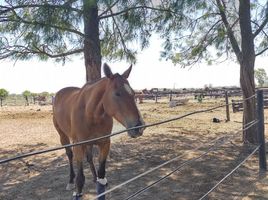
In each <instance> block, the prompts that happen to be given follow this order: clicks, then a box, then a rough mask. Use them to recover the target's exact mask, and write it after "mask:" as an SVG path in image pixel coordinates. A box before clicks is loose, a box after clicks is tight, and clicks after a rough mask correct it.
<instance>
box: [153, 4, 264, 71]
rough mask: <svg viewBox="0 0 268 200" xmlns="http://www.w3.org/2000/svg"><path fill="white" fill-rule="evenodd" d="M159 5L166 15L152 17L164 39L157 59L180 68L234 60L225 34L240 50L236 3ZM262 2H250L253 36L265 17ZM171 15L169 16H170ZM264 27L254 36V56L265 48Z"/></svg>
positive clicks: (230, 45)
mask: <svg viewBox="0 0 268 200" xmlns="http://www.w3.org/2000/svg"><path fill="white" fill-rule="evenodd" d="M161 2H162V3H161V6H162V7H164V8H165V9H170V13H169V14H168V13H166V12H165V13H162V14H161V15H159V14H158V13H157V15H155V18H154V22H155V27H154V28H155V30H156V31H157V32H158V33H159V34H160V35H161V37H162V38H163V39H164V44H163V51H162V52H161V57H162V58H164V59H169V60H171V61H172V62H173V63H174V64H180V65H181V66H182V67H184V66H189V65H194V64H196V63H200V62H201V61H206V63H207V64H212V63H215V62H222V61H224V60H226V59H234V60H236V59H237V57H235V56H234V55H235V54H233V52H234V49H233V48H232V47H233V46H232V44H231V43H230V38H229V35H228V31H231V32H232V33H233V35H234V39H235V40H236V41H237V43H238V46H239V48H240V49H241V48H242V47H241V46H240V45H241V34H240V24H239V16H238V8H239V3H238V2H237V1H219V2H220V4H217V1H213V2H209V1H206V0H199V1H195V0H182V1H177V0H163V1H161ZM266 7H267V5H265V2H263V1H257V0H256V1H254V3H251V16H252V20H251V21H252V29H253V33H254V32H256V30H258V29H259V28H260V25H261V24H262V22H264V21H265V19H266V18H267V16H268V15H267V12H268V9H267V8H266ZM220 11H221V12H224V14H225V15H226V20H227V22H228V24H229V30H227V28H226V24H225V22H223V20H222V16H221V15H220ZM170 16H172V17H170ZM267 30H268V27H267V26H264V31H261V32H260V33H259V34H257V35H256V36H254V37H255V40H254V42H255V46H256V54H257V55H258V54H261V53H263V52H264V51H266V49H267V44H268V37H267V34H266V31H267Z"/></svg>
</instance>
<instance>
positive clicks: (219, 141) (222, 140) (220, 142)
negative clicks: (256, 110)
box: [94, 120, 258, 200]
mask: <svg viewBox="0 0 268 200" xmlns="http://www.w3.org/2000/svg"><path fill="white" fill-rule="evenodd" d="M257 123H258V120H254V121H251V122H249V123H248V124H246V125H245V126H246V128H244V129H242V130H238V131H236V132H235V133H233V134H232V135H231V136H230V135H229V136H222V137H219V138H216V139H214V140H212V141H211V142H209V144H211V143H214V144H213V145H211V147H210V148H209V149H208V150H207V151H205V152H204V153H202V154H201V155H200V156H198V157H196V158H193V159H190V160H187V161H185V162H183V163H182V164H181V165H179V166H178V167H177V168H176V169H175V170H173V171H171V172H170V173H169V174H167V175H165V176H163V177H161V178H160V179H158V180H156V181H155V182H153V183H151V184H150V185H148V186H146V187H144V188H142V189H141V190H139V191H137V192H135V193H134V194H132V195H131V196H129V197H127V198H126V199H124V200H128V199H131V198H133V197H136V196H138V195H139V194H141V193H143V192H145V191H146V190H148V189H149V188H151V187H153V186H154V185H156V184H158V183H160V182H161V181H163V180H164V179H166V178H168V177H169V176H171V175H172V174H174V173H175V172H177V171H179V170H180V169H181V168H182V167H184V166H186V165H189V164H191V163H192V162H194V161H196V160H198V159H200V158H202V157H203V156H205V155H207V154H208V153H210V152H211V151H212V150H214V149H216V148H217V147H219V146H221V145H223V144H224V143H225V142H226V141H229V140H230V139H232V138H234V137H237V134H238V133H240V132H242V131H245V130H247V129H249V128H250V127H252V126H254V125H256V124H257ZM203 147H204V145H202V146H199V147H196V148H195V149H193V150H192V151H197V150H199V149H201V148H203ZM186 154H187V153H184V154H182V155H179V156H176V157H174V158H172V159H170V160H168V161H166V162H164V163H162V164H160V165H158V166H156V167H154V168H152V169H150V170H147V171H145V172H143V173H142V174H139V175H137V176H135V177H133V178H131V179H129V180H127V181H125V182H123V183H121V184H119V185H116V186H115V187H113V188H111V189H109V190H107V191H106V192H104V193H101V194H99V195H98V196H96V197H95V198H94V199H98V198H99V197H101V196H103V195H105V194H108V193H111V192H112V191H114V190H116V189H119V188H121V187H123V186H124V185H126V184H129V183H131V182H133V181H135V180H137V179H139V178H141V177H143V176H145V175H147V174H149V173H151V172H153V171H156V170H158V169H160V168H161V167H164V166H165V165H167V164H169V163H171V162H173V161H175V160H177V159H179V158H181V157H183V156H184V155H186Z"/></svg>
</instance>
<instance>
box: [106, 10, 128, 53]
mask: <svg viewBox="0 0 268 200" xmlns="http://www.w3.org/2000/svg"><path fill="white" fill-rule="evenodd" d="M108 7H109V9H110V12H111V15H110V16H111V17H112V19H113V21H114V24H115V27H116V29H117V31H118V34H119V37H120V39H121V43H122V45H123V49H124V52H125V53H128V49H127V46H126V44H125V42H124V37H123V35H122V33H121V31H120V28H119V27H118V25H117V23H116V20H115V18H114V17H115V15H113V11H112V8H111V7H110V6H108Z"/></svg>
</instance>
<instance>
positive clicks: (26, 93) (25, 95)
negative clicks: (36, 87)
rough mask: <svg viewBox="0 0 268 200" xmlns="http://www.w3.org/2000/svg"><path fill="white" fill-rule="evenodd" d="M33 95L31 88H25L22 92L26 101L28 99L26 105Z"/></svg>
mask: <svg viewBox="0 0 268 200" xmlns="http://www.w3.org/2000/svg"><path fill="white" fill-rule="evenodd" d="M31 95H32V93H31V92H30V91H29V90H25V91H24V92H23V93H22V96H23V97H24V99H25V101H26V105H27V106H29V97H30V96H31Z"/></svg>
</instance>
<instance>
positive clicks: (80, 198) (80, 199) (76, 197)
mask: <svg viewBox="0 0 268 200" xmlns="http://www.w3.org/2000/svg"><path fill="white" fill-rule="evenodd" d="M73 200H83V193H81V194H77V193H76V192H74V193H73Z"/></svg>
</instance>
